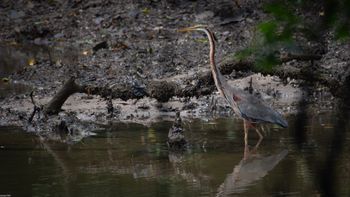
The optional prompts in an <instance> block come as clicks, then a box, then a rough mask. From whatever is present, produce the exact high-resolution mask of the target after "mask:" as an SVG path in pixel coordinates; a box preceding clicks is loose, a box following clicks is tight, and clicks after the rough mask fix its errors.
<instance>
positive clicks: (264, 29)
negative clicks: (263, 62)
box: [258, 21, 277, 43]
mask: <svg viewBox="0 0 350 197" xmlns="http://www.w3.org/2000/svg"><path fill="white" fill-rule="evenodd" d="M258 29H259V31H260V32H261V33H262V34H263V36H264V38H265V40H266V42H268V43H272V42H274V41H275V40H276V38H277V34H276V32H277V24H276V23H275V22H273V21H269V22H264V23H260V24H259V25H258Z"/></svg>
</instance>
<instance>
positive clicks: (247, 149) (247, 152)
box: [243, 143, 250, 160]
mask: <svg viewBox="0 0 350 197" xmlns="http://www.w3.org/2000/svg"><path fill="white" fill-rule="evenodd" d="M249 155H250V154H249V147H248V144H247V143H245V144H244V154H243V159H244V160H246V159H248V158H249Z"/></svg>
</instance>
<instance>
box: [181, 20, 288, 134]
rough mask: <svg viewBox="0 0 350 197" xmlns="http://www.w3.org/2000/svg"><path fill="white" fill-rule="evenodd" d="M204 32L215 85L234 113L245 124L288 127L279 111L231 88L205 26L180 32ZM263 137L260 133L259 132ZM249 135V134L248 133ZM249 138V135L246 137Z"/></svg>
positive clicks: (210, 33)
mask: <svg viewBox="0 0 350 197" xmlns="http://www.w3.org/2000/svg"><path fill="white" fill-rule="evenodd" d="M194 30H198V31H202V32H205V33H206V35H207V36H208V39H209V43H210V53H209V56H210V66H211V71H212V74H213V78H214V82H215V85H216V87H217V89H218V91H219V92H220V94H221V96H223V97H224V98H225V99H226V101H227V102H228V103H229V104H230V106H231V107H232V109H233V110H234V112H235V113H236V114H237V115H238V116H240V117H241V118H242V119H243V120H244V121H245V123H246V122H248V123H263V122H266V123H272V124H278V125H280V126H282V127H288V123H287V121H286V120H285V119H284V118H283V117H282V115H281V114H279V113H278V112H277V111H275V110H274V109H272V108H271V107H269V106H268V105H266V104H265V103H264V102H263V101H262V100H260V99H258V98H256V97H254V96H253V95H252V94H249V93H247V92H245V91H243V90H241V89H239V88H235V87H232V86H230V85H229V84H228V83H227V81H226V79H225V77H224V76H223V75H222V74H221V73H220V71H219V69H218V68H217V67H216V64H215V43H214V35H213V33H212V32H211V31H210V30H209V29H207V28H206V27H204V26H194V27H189V28H185V29H181V30H179V31H181V32H186V31H194ZM257 132H258V134H259V135H260V137H262V136H261V134H260V132H259V131H257ZM246 133H247V132H246ZM245 138H247V135H246V136H245Z"/></svg>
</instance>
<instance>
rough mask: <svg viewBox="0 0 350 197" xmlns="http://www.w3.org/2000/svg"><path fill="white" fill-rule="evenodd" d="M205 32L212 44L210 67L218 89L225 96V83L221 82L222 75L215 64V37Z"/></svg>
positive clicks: (206, 30)
mask: <svg viewBox="0 0 350 197" xmlns="http://www.w3.org/2000/svg"><path fill="white" fill-rule="evenodd" d="M203 31H204V32H205V33H206V34H207V36H208V39H209V44H210V52H209V58H210V67H211V71H212V73H213V78H214V82H215V85H216V88H217V89H218V90H219V92H220V94H221V95H222V96H224V92H223V84H222V83H224V81H221V80H220V79H223V77H222V74H221V73H220V71H219V69H218V68H217V67H216V64H215V43H214V35H213V33H212V32H210V31H209V30H208V29H203Z"/></svg>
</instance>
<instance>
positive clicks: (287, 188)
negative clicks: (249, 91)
mask: <svg viewBox="0 0 350 197" xmlns="http://www.w3.org/2000/svg"><path fill="white" fill-rule="evenodd" d="M334 115H335V114H334V113H331V112H328V113H323V114H317V115H315V114H314V115H313V116H312V118H310V121H308V122H309V123H308V124H307V125H306V126H305V127H304V128H305V130H306V131H305V132H306V133H305V134H306V139H305V140H304V141H303V142H302V143H299V141H300V140H298V139H296V138H295V137H294V136H296V135H295V134H296V133H295V120H296V118H295V117H293V116H290V117H288V121H289V124H290V127H289V128H288V129H279V128H274V127H268V128H267V127H266V128H265V132H264V133H265V138H264V140H263V141H262V143H261V144H260V146H259V147H258V148H257V150H256V153H254V152H253V147H254V145H255V144H256V143H257V141H258V137H257V135H256V133H255V132H252V131H251V132H250V133H249V134H250V137H249V144H250V148H251V149H250V150H251V152H250V155H249V157H247V159H246V160H243V156H244V143H243V132H242V128H243V125H242V122H241V121H240V120H236V119H233V118H228V119H217V120H214V121H211V122H204V121H199V120H194V121H192V122H187V123H185V128H186V136H187V139H188V140H189V142H190V144H191V146H190V147H189V149H188V150H186V151H185V152H180V153H179V152H177V153H176V152H169V151H168V149H167V146H166V144H165V141H166V137H167V132H168V129H169V128H170V126H171V124H172V123H171V122H160V123H156V124H153V125H151V126H150V127H144V126H140V125H136V124H116V125H113V126H111V127H109V128H106V130H105V131H99V132H98V135H96V136H92V137H90V138H86V139H84V140H83V141H82V142H80V143H77V144H74V145H66V144H61V143H57V142H48V141H45V140H42V139H40V138H38V137H36V136H34V135H32V134H29V133H25V132H23V131H21V130H18V129H16V128H11V127H2V128H0V158H1V162H0V177H1V178H0V195H6V194H9V195H11V196H271V195H281V196H310V195H311V196H315V195H319V194H321V193H322V192H323V190H324V189H325V188H324V187H323V185H322V178H323V177H322V176H321V175H324V174H322V170H324V169H327V168H326V167H327V166H328V165H325V164H326V163H327V158H328V157H327V155H328V153H330V152H331V151H332V150H333V148H334V144H333V145H332V144H331V142H332V139H333V137H334V135H333V133H334V132H335V128H336V125H335V118H334ZM346 131H349V128H347V130H346ZM347 133H348V132H346V135H345V136H343V139H344V142H345V143H344V144H343V145H342V149H341V151H339V152H338V153H339V154H338V157H337V159H336V163H335V164H334V165H335V168H334V170H333V171H330V172H332V173H331V176H330V177H332V183H333V185H329V187H332V188H333V189H334V191H335V192H336V194H337V195H339V196H349V194H350V189H349V187H348V186H349V185H350V173H349V172H350V156H349V152H350V148H349V147H350V146H349V145H350V139H349V136H348V134H347ZM328 164H330V163H329V162H328ZM327 187H328V186H327Z"/></svg>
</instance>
